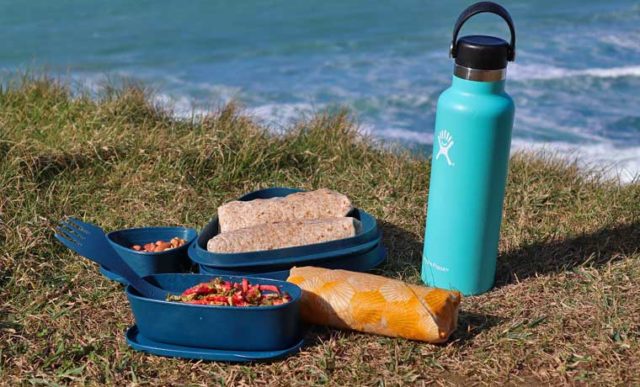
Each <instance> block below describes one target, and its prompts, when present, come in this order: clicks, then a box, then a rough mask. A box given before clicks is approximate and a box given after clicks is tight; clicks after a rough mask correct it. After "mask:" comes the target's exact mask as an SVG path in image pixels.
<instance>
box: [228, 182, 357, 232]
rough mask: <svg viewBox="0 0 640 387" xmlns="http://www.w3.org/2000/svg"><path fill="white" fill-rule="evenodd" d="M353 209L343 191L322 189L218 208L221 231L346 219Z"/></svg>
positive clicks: (239, 202) (230, 204)
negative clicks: (300, 221)
mask: <svg viewBox="0 0 640 387" xmlns="http://www.w3.org/2000/svg"><path fill="white" fill-rule="evenodd" d="M352 209H353V206H352V205H351V200H349V198H348V197H347V196H345V195H343V194H341V193H339V192H335V191H332V190H329V189H326V188H324V189H319V190H316V191H309V192H298V193H294V194H291V195H287V196H285V197H278V198H272V199H255V200H251V201H232V202H229V203H226V204H224V205H222V206H220V207H219V208H218V219H219V222H220V232H221V233H225V232H229V231H233V230H238V229H243V228H247V227H252V226H256V225H260V224H266V223H280V222H287V221H291V220H305V219H324V218H337V217H344V216H347V214H348V213H349V212H350V211H351V210H352Z"/></svg>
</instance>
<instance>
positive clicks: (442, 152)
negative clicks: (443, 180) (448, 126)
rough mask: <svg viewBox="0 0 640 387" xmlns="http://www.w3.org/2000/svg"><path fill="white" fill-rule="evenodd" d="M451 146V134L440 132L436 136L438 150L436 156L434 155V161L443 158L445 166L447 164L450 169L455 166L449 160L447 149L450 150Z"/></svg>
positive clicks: (444, 131)
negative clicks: (445, 161) (445, 162)
mask: <svg viewBox="0 0 640 387" xmlns="http://www.w3.org/2000/svg"><path fill="white" fill-rule="evenodd" d="M453 144H454V143H453V137H451V133H449V132H448V131H446V130H441V131H440V133H439V134H438V145H440V148H439V149H438V154H436V160H438V159H439V158H440V156H444V158H445V159H446V160H447V164H449V166H450V167H452V166H454V165H455V164H454V163H453V162H451V159H450V158H449V149H451V147H452V146H453Z"/></svg>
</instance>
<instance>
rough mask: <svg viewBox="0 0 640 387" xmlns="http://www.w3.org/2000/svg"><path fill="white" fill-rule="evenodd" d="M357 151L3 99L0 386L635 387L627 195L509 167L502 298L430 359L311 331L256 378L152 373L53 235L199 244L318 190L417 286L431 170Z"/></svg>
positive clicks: (113, 102)
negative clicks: (363, 224) (209, 230)
mask: <svg viewBox="0 0 640 387" xmlns="http://www.w3.org/2000/svg"><path fill="white" fill-rule="evenodd" d="M379 149H380V148H379V147H375V146H373V145H372V143H371V140H367V139H365V140H362V139H361V138H360V137H359V135H358V133H357V130H356V129H354V126H353V124H352V123H351V122H350V121H349V119H348V116H347V115H345V114H336V115H331V116H325V115H319V116H317V117H316V118H314V119H312V120H310V121H307V122H302V123H300V124H299V125H297V126H295V127H293V128H291V131H290V132H289V134H288V135H286V136H284V137H275V136H273V135H269V134H268V132H267V131H265V129H264V128H261V127H260V126H259V125H256V124H255V123H254V122H252V120H251V119H250V118H247V117H245V116H243V115H242V114H241V112H239V111H238V109H236V108H234V107H233V106H228V107H226V108H224V109H222V110H220V111H219V112H217V113H216V114H212V115H211V116H210V117H207V118H206V119H204V120H201V121H198V122H188V121H175V120H173V119H172V118H171V115H170V114H168V113H167V112H164V111H162V110H161V109H158V108H156V107H154V106H152V105H151V104H150V103H149V102H148V99H147V98H146V96H145V94H144V93H143V92H141V91H140V90H139V89H125V90H106V91H105V93H104V95H103V96H102V97H101V98H100V99H98V100H92V99H88V98H82V97H79V98H71V97H70V94H69V92H68V90H67V89H66V88H65V87H63V86H60V85H58V84H56V83H55V82H51V81H48V80H33V79H31V80H25V81H24V82H23V84H21V85H18V86H15V87H10V88H8V89H6V88H5V89H4V90H1V91H0V381H2V382H3V383H5V384H17V383H25V384H28V383H31V384H67V383H78V384H80V383H92V384H94V383H98V384H129V383H140V384H148V383H150V384H232V385H243V384H269V385H272V384H273V385H290V384H293V385H307V384H333V385H361V384H367V385H369V384H383V383H384V384H391V385H396V384H405V383H412V382H420V383H436V384H496V383H506V384H537V383H544V384H565V383H566V384H580V383H594V384H606V385H611V384H634V383H635V384H638V383H640V379H639V376H638V375H640V361H639V359H640V347H639V342H640V291H639V290H638V286H637V284H638V283H640V260H639V258H640V249H639V247H640V184H631V185H626V186H620V185H617V184H616V183H614V182H609V181H604V180H602V179H600V178H598V177H597V176H594V175H591V176H587V175H585V174H584V173H581V172H579V171H578V170H577V169H576V168H575V167H573V166H571V165H568V164H567V163H563V162H559V161H556V160H553V159H549V158H544V157H541V156H533V155H526V154H521V155H517V156H515V157H513V159H512V163H511V170H510V177H509V183H508V188H507V198H506V202H505V220H504V224H503V233H502V239H501V247H500V250H501V254H500V258H499V265H498V286H497V288H496V289H495V290H494V291H492V292H490V293H489V294H486V295H483V296H479V297H472V298H467V299H465V300H464V302H463V305H462V310H463V314H462V318H461V321H460V326H459V329H458V331H457V332H456V334H455V335H454V337H453V338H452V340H451V341H450V342H449V343H448V344H446V345H442V346H433V345H427V344H421V343H417V342H411V341H405V340H395V339H389V338H384V337H377V336H371V335H363V334H357V333H351V332H341V331H336V330H330V329H325V328H320V327H318V328H315V329H314V330H313V331H312V332H310V333H309V336H308V343H309V344H308V346H306V347H305V348H304V350H303V351H302V353H300V354H299V355H297V356H293V357H291V358H289V359H286V360H284V361H281V362H276V363H272V364H255V365H230V364H224V363H203V362H192V361H182V360H176V359H168V358H161V357H155V356H148V355H145V354H142V353H138V352H135V351H132V350H130V349H129V348H128V347H127V345H126V343H125V341H124V338H123V332H124V331H125V329H126V328H127V327H128V326H129V325H131V324H132V323H133V318H132V315H131V313H130V311H129V309H128V306H127V301H126V298H125V296H124V294H123V292H122V289H121V287H120V286H119V285H118V284H115V283H112V282H109V281H108V280H106V279H104V278H103V277H102V276H101V275H100V274H99V273H98V271H97V269H96V267H95V265H93V264H91V263H89V262H88V261H86V260H84V259H82V258H80V257H78V256H76V255H74V254H72V253H71V252H69V251H68V250H66V249H65V248H63V247H62V246H61V245H59V244H58V243H56V241H55V240H54V239H53V236H52V227H53V225H55V223H56V222H57V221H58V220H59V219H61V218H62V217H63V216H65V215H75V216H78V217H83V218H85V219H86V220H89V221H93V222H96V223H98V224H100V225H101V226H103V227H104V228H105V229H116V228H121V227H124V226H141V225H152V224H171V223H175V224H185V225H190V226H193V227H197V228H199V227H202V226H203V225H204V224H205V223H206V221H207V220H208V218H209V217H210V216H211V215H212V214H213V213H214V212H215V210H216V207H217V206H218V205H220V204H221V203H222V202H224V201H226V200H229V199H232V198H235V197H237V196H239V195H240V194H242V193H244V192H247V191H250V190H254V189H257V188H260V187H267V186H274V185H285V186H298V187H304V188H315V187H330V188H334V189H338V190H340V191H342V192H344V193H346V194H348V195H349V196H350V197H352V198H353V200H354V201H355V203H356V204H357V205H358V206H359V207H362V208H364V209H366V210H367V211H370V212H372V213H373V214H374V215H375V216H376V217H378V219H379V220H380V223H381V224H382V227H383V229H384V233H385V236H384V239H385V243H386V245H387V247H388V249H389V260H388V262H387V263H386V264H385V265H384V266H383V267H382V268H381V270H380V272H381V273H383V274H385V275H388V276H393V277H399V278H403V279H405V280H407V281H411V282H418V281H419V276H418V273H419V264H420V256H421V250H422V246H421V244H422V234H423V227H424V215H425V210H424V203H425V199H426V197H427V187H428V174H429V161H428V160H425V159H422V158H418V157H415V156H411V155H408V154H403V153H400V152H395V153H391V152H386V151H382V150H379Z"/></svg>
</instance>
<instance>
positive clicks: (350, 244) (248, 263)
mask: <svg viewBox="0 0 640 387" xmlns="http://www.w3.org/2000/svg"><path fill="white" fill-rule="evenodd" d="M295 192H302V190H299V189H294V188H282V187H277V188H267V189H262V190H258V191H255V192H251V193H249V194H246V195H244V196H242V197H240V198H239V199H237V200H241V201H250V200H254V199H270V198H274V197H284V196H287V195H289V194H292V193H295ZM349 216H352V217H354V218H356V219H358V220H359V221H360V222H361V225H362V227H361V230H360V232H359V233H358V235H356V236H353V237H351V238H343V239H338V240H335V241H329V242H323V243H315V244H312V245H306V246H296V247H287V248H283V249H275V250H265V251H252V252H246V253H212V252H210V251H207V242H208V241H209V240H210V239H211V238H213V237H214V236H216V235H218V233H219V230H220V227H219V222H218V217H217V216H216V217H214V218H213V219H212V220H211V222H209V224H207V225H206V226H205V228H204V229H203V230H202V232H200V235H198V238H197V239H196V242H195V243H194V244H193V246H191V247H190V249H189V257H190V258H191V260H192V261H194V262H196V263H198V264H200V265H204V266H213V267H216V268H228V269H231V268H237V269H240V268H248V267H257V266H276V265H293V264H298V265H300V264H301V263H305V262H313V261H317V260H322V259H327V258H335V257H336V256H342V255H349V254H354V253H357V252H364V251H367V250H370V249H371V248H372V247H374V246H375V245H377V244H378V243H379V240H380V231H379V230H378V225H377V223H376V220H375V218H374V217H373V216H371V215H369V214H368V213H367V212H365V211H363V210H360V209H357V208H356V209H354V210H353V211H352V212H351V213H350V214H349Z"/></svg>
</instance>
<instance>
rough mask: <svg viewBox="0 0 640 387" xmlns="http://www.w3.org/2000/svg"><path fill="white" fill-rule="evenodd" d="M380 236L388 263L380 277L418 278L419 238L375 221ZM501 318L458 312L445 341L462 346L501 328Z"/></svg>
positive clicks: (419, 265) (389, 224)
mask: <svg viewBox="0 0 640 387" xmlns="http://www.w3.org/2000/svg"><path fill="white" fill-rule="evenodd" d="M378 224H379V226H380V228H381V229H382V233H383V243H384V244H385V246H386V248H387V250H388V258H387V263H386V265H385V266H384V267H382V270H381V272H382V274H385V273H384V272H385V271H387V272H389V271H391V272H395V273H398V272H400V273H403V275H404V276H411V275H414V276H418V277H419V276H420V267H421V265H422V245H423V243H422V241H421V240H420V239H418V237H417V236H416V235H415V234H413V233H411V232H409V231H406V230H404V229H403V228H401V227H398V226H396V225H394V224H392V223H389V222H385V221H382V220H379V221H378ZM503 320H504V319H503V318H502V317H498V316H493V315H488V314H480V313H473V312H468V311H464V310H461V311H460V314H459V317H458V328H457V329H456V330H455V331H454V333H453V334H452V336H451V338H450V339H449V340H448V341H447V342H448V343H449V342H455V343H456V344H457V345H464V344H465V343H467V342H468V341H469V340H472V339H473V338H474V337H475V336H477V335H478V334H480V333H481V332H483V331H485V330H488V329H491V328H493V327H494V326H496V325H498V324H500V323H501V322H502V321H503Z"/></svg>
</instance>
